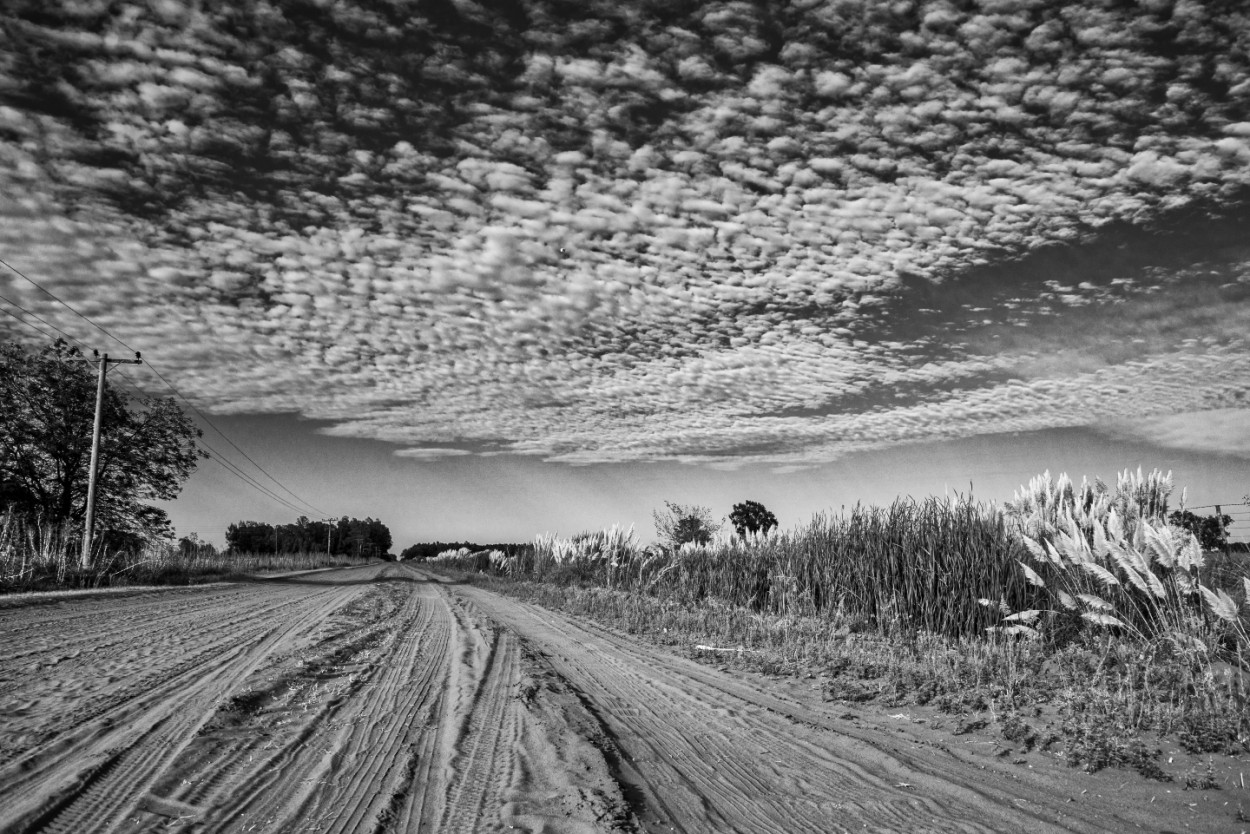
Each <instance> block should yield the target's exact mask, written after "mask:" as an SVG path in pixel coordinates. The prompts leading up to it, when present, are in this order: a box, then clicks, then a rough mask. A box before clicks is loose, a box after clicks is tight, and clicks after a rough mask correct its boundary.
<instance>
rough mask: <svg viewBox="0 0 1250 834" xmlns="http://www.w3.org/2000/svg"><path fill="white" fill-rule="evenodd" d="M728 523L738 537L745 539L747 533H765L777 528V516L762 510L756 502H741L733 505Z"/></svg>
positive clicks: (762, 507) (761, 505)
mask: <svg viewBox="0 0 1250 834" xmlns="http://www.w3.org/2000/svg"><path fill="white" fill-rule="evenodd" d="M729 522H730V523H731V524H732V525H733V526H734V529H735V530H737V531H738V535H739V536H742V537H744V538H745V537H746V534H747V533H767V532H768V531H769V530H771V529H773V528H774V527H776V526H777V516H775V515H773V514H772V513H771V512H770V511H768V510H766V509H765V508H764V505H763V504H761V503H759V502H758V501H743V502H742V503H741V504H734V509H733V512H731V513H730V514H729Z"/></svg>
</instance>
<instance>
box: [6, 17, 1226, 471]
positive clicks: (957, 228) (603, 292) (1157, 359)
mask: <svg viewBox="0 0 1250 834" xmlns="http://www.w3.org/2000/svg"><path fill="white" fill-rule="evenodd" d="M8 9H9V11H7V12H6V17H5V19H4V21H3V22H4V28H3V32H4V38H5V48H4V49H2V50H0V96H2V99H0V100H2V101H3V105H0V160H2V162H0V211H2V212H3V215H4V216H3V223H2V224H0V248H2V251H3V252H4V255H5V258H6V260H11V262H14V263H17V264H20V265H21V266H23V267H25V268H26V269H27V270H28V271H29V272H31V273H32V274H35V275H37V276H39V277H41V278H42V279H43V280H44V281H46V283H47V285H48V286H49V287H51V288H52V289H53V290H54V291H55V292H57V293H58V294H60V295H62V296H63V297H65V298H66V299H67V300H69V301H70V302H71V303H74V304H75V305H76V306H78V307H79V308H80V309H82V310H83V312H85V313H87V314H88V315H89V316H91V317H92V318H93V319H95V320H97V321H99V322H100V323H101V324H103V325H104V326H106V327H108V328H109V329H110V330H112V331H114V332H116V333H118V334H119V335H121V336H122V337H123V338H125V339H126V340H127V341H128V342H130V343H132V344H134V345H135V346H137V347H140V348H142V349H144V350H146V351H149V352H150V353H151V355H152V356H153V357H154V358H159V364H160V365H161V367H162V368H164V369H165V370H166V371H167V373H169V374H170V375H172V376H173V377H174V378H175V379H176V380H177V381H178V383H179V384H180V387H182V388H183V389H184V390H186V391H188V392H190V393H192V394H193V395H194V396H195V398H196V399H197V400H198V401H199V402H200V403H201V404H202V405H203V407H205V408H208V409H210V410H213V411H216V412H223V413H224V412H248V413H255V412H277V411H283V412H287V411H296V412H299V413H301V414H303V415H305V416H308V417H313V418H319V419H324V420H329V421H331V422H332V425H333V427H332V428H331V429H330V431H332V432H333V433H335V434H340V435H344V436H357V437H370V438H376V439H382V440H387V441H391V442H394V443H396V444H400V449H401V451H400V452H399V453H400V454H404V455H408V456H411V457H413V458H416V459H420V460H437V459H442V458H446V457H449V456H456V455H457V453H458V452H459V453H463V452H465V451H467V450H469V449H472V450H473V452H474V453H487V454H495V453H508V452H511V453H520V454H530V455H539V456H543V457H547V458H551V459H556V460H562V461H568V462H576V463H590V462H600V461H631V460H658V459H677V460H683V461H690V462H703V463H708V464H711V465H716V466H726V465H733V464H735V463H740V462H744V461H770V462H774V463H776V464H777V465H778V466H781V467H785V468H791V467H795V466H801V465H804V464H810V463H814V462H819V461H825V460H831V459H835V458H837V457H839V456H841V455H844V454H846V453H847V452H850V451H855V450H862V449H869V448H879V447H884V446H889V445H894V444H898V443H903V442H914V441H922V440H937V439H943V438H950V437H962V436H968V435H970V434H977V433H989V432H1004V431H1017V430H1032V429H1041V428H1047V427H1054V426H1070V425H1103V426H1115V427H1116V430H1117V431H1123V432H1133V433H1136V434H1137V435H1140V436H1145V437H1148V438H1153V439H1155V440H1157V441H1158V442H1167V443H1177V442H1181V441H1180V440H1177V438H1178V437H1181V438H1183V437H1189V436H1192V432H1188V433H1187V432H1186V431H1185V427H1186V426H1190V425H1192V424H1193V423H1194V422H1195V421H1201V420H1203V419H1205V418H1204V417H1202V416H1201V415H1208V416H1210V418H1211V419H1210V421H1209V425H1210V426H1211V430H1212V431H1213V432H1215V433H1216V435H1217V436H1216V437H1215V438H1214V439H1211V438H1208V439H1205V440H1202V441H1201V442H1202V443H1203V444H1207V445H1208V446H1211V447H1219V446H1220V445H1221V442H1223V448H1224V449H1225V450H1226V451H1235V452H1239V453H1242V454H1247V452H1246V444H1245V437H1244V436H1245V430H1244V427H1245V425H1246V419H1245V418H1246V416H1247V412H1246V410H1245V409H1246V404H1245V403H1246V392H1247V388H1248V387H1250V348H1248V346H1247V343H1246V337H1245V334H1244V327H1241V326H1238V325H1236V324H1235V323H1236V322H1238V321H1240V322H1244V321H1247V320H1250V253H1248V252H1247V251H1246V250H1245V248H1244V247H1243V246H1242V245H1241V243H1240V241H1242V240H1244V239H1245V233H1246V231H1247V227H1248V226H1250V222H1248V221H1250V218H1248V216H1247V210H1246V206H1247V202H1246V196H1247V194H1248V193H1250V191H1248V186H1250V107H1248V105H1250V80H1247V79H1250V18H1248V17H1247V14H1246V13H1245V12H1243V11H1241V10H1240V6H1239V4H1236V3H1206V4H1203V3H1197V2H1192V1H1191V0H1178V2H1172V1H1171V0H1141V2H1139V3H1137V4H1135V5H1134V4H1124V3H1110V2H1108V3H1083V4H1062V3H1050V2H1041V0H983V2H978V3H958V4H956V3H948V2H944V0H937V1H936V2H926V3H920V2H898V3H891V4H886V3H880V2H877V1H876V0H863V2H855V1H854V0H837V1H836V2H826V3H821V2H805V3H794V4H791V5H788V6H780V5H774V4H767V5H766V4H757V3H746V2H729V3H716V2H709V3H704V2H699V3H694V2H663V3H645V2H639V3H619V2H582V0H579V2H576V3H568V2H551V1H550V0H548V1H547V2H518V3H481V4H477V3H469V2H465V3H455V4H446V3H417V2H410V3H403V2H396V3H392V4H374V3H364V2H360V3H355V2H351V1H350V0H342V2H335V3H328V2H311V0H310V1H309V2H285V3H282V2H266V1H265V0H256V1H255V2H251V3H247V4H239V3H232V2H216V3H214V2H200V3H190V2H185V3H184V2H178V0H154V2H151V3H114V4H99V3H93V2H69V0H62V1H61V2H51V3H49V2H43V1H42V0H39V1H38V2H37V1H36V0H30V2H25V3H22V2H18V3H16V4H10V5H9V6H8ZM0 285H2V286H3V293H4V295H5V296H6V297H9V298H13V299H15V300H18V301H19V302H20V303H21V304H23V306H27V307H29V308H30V309H33V310H35V311H37V312H39V313H41V314H43V315H46V316H49V315H58V313H57V311H56V310H55V307H54V305H52V304H51V303H50V302H49V301H48V299H46V298H45V297H41V296H40V295H39V294H38V293H37V292H35V291H34V290H33V289H32V288H30V287H28V286H25V285H23V284H22V283H21V282H19V281H16V280H14V279H13V278H11V277H8V278H4V279H0ZM74 326H77V325H75V324H73V323H72V322H67V323H66V327H74ZM83 335H84V336H85V335H87V334H86V331H84V332H83ZM1195 380H1201V384H1195ZM1204 437H1205V435H1204ZM1220 438H1226V439H1227V440H1226V441H1221V440H1220ZM1203 448H1207V446H1203Z"/></svg>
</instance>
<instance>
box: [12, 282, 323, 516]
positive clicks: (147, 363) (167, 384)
mask: <svg viewBox="0 0 1250 834" xmlns="http://www.w3.org/2000/svg"><path fill="white" fill-rule="evenodd" d="M0 266H4V267H6V268H8V269H9V270H11V271H12V272H14V273H15V274H16V275H18V276H19V277H21V278H23V279H24V280H26V281H28V282H29V283H30V284H32V285H33V286H34V287H36V288H37V289H38V290H39V291H40V292H42V293H44V294H45V295H47V296H48V297H49V298H51V299H53V300H54V301H56V302H57V303H58V304H60V305H61V306H62V307H64V308H65V309H67V310H69V311H70V312H71V313H73V314H74V315H76V316H78V318H80V319H82V320H83V321H85V322H86V323H87V324H89V325H91V326H92V327H94V328H95V329H96V330H99V331H100V332H101V333H103V334H104V335H105V336H107V337H108V338H110V339H112V340H113V341H114V342H116V343H117V344H119V345H121V346H122V347H124V348H126V350H128V351H130V352H132V353H134V354H136V355H138V354H139V351H137V350H135V349H134V348H133V347H131V346H130V345H129V344H127V343H126V342H124V341H123V340H121V339H119V338H118V337H117V336H114V335H113V334H112V333H110V332H109V331H108V330H107V329H105V328H104V327H102V326H100V325H99V324H96V323H95V322H94V321H92V320H91V319H89V318H87V317H86V316H85V315H83V314H82V313H80V312H78V310H76V309H74V307H73V306H71V305H70V304H69V303H68V302H67V301H65V300H64V299H62V298H61V297H60V296H58V295H56V294H55V293H53V292H52V291H51V290H49V289H48V288H47V287H45V286H43V285H42V284H40V283H39V282H38V281H36V280H35V279H34V278H31V277H30V276H29V275H27V274H26V273H24V272H22V271H21V270H20V269H18V268H17V267H15V266H13V265H12V264H11V263H9V262H8V261H6V260H4V259H3V258H0ZM6 300H7V299H6ZM10 303H13V302H10ZM14 306H17V307H18V309H22V310H23V312H28V311H26V310H25V309H24V308H21V307H20V306H18V305H16V304H14ZM0 310H3V308H0ZM4 312H6V313H9V315H10V316H13V317H14V318H16V319H17V320H18V321H21V322H23V323H25V324H28V325H29V323H28V322H25V321H24V320H23V319H20V318H18V317H17V316H16V314H14V313H11V312H9V311H7V310H4ZM31 315H34V314H31ZM49 326H50V327H53V328H54V329H55V330H57V332H59V333H62V334H63V335H65V336H66V337H67V338H69V339H70V340H71V341H74V342H76V343H77V344H79V345H81V344H82V343H81V342H78V341H77V340H76V339H74V338H73V337H72V336H69V335H68V334H66V333H65V332H64V331H63V330H61V329H60V328H58V327H55V325H51V324H49ZM36 329H38V328H36ZM43 335H45V336H49V335H50V334H47V333H44V334H43ZM144 366H145V367H147V369H148V370H150V371H151V372H152V373H153V374H154V375H155V376H156V378H157V379H159V380H160V381H161V382H162V383H163V384H164V385H165V387H167V388H168V389H169V390H170V391H172V392H173V393H174V395H175V396H177V397H178V398H179V399H180V400H182V401H183V402H184V403H186V405H187V406H189V407H190V408H191V410H192V411H194V412H195V414H196V415H198V416H199V418H200V419H201V420H203V421H204V423H206V424H207V425H208V426H209V428H211V429H212V430H213V431H215V432H216V433H217V434H218V435H220V436H221V438H222V439H223V440H225V441H226V442H227V443H229V444H230V446H231V447H232V448H233V449H234V450H235V451H236V452H238V453H239V454H240V455H242V456H243V457H244V458H245V459H246V460H247V461H248V463H250V464H252V466H255V467H256V469H257V470H259V471H260V472H261V473H262V474H263V475H264V476H265V477H266V478H268V479H269V480H270V481H272V482H273V483H274V484H276V485H277V486H278V487H279V488H280V489H282V491H283V492H285V493H287V494H288V495H290V496H291V497H292V498H294V499H295V500H296V501H297V502H299V503H300V504H303V505H304V506H306V507H307V508H308V509H309V510H311V511H312V512H314V513H315V514H317V515H321V516H326V515H329V513H327V512H326V511H325V510H322V509H320V508H318V507H316V506H315V505H313V504H311V503H309V502H308V501H307V500H305V499H303V498H301V497H300V496H299V495H297V494H296V493H295V492H294V491H292V490H291V489H290V488H288V487H287V486H286V485H285V484H283V483H282V482H281V481H279V480H278V479H277V478H275V477H274V476H273V475H271V474H270V473H269V471H268V470H267V469H265V468H264V467H263V466H261V465H260V464H259V463H257V462H256V460H255V459H254V458H252V456H251V455H249V454H248V453H247V452H245V451H243V449H241V448H240V447H239V445H238V444H237V443H235V442H234V441H233V440H231V439H230V437H229V436H227V435H226V433H225V432H223V431H222V430H221V429H220V428H218V427H217V424H215V423H214V422H213V421H212V420H210V419H209V417H208V415H206V414H205V413H204V412H203V411H201V410H200V409H199V408H198V407H196V405H195V403H193V402H191V400H189V399H188V398H187V397H186V396H185V395H184V394H183V393H182V392H181V391H179V390H178V389H177V388H175V387H174V385H173V383H171V382H170V381H169V380H168V379H166V378H165V376H164V375H163V374H162V373H161V372H160V371H159V370H157V369H156V367H155V366H154V365H153V364H152V362H151V360H144ZM132 388H133V386H132ZM136 390H137V389H136ZM203 445H207V444H203ZM217 454H218V455H219V456H220V453H217ZM236 468H238V467H236ZM239 471H240V472H242V469H241V468H239ZM254 485H256V486H257V487H258V488H259V484H254ZM265 493H266V494H269V495H271V496H273V497H275V498H278V496H276V495H275V494H274V493H272V492H271V491H269V490H265ZM278 500H280V501H281V502H282V503H283V505H284V506H287V507H290V508H291V509H294V510H295V511H296V512H298V513H301V514H302V513H304V512H305V510H300V509H299V508H298V507H295V506H294V505H293V504H291V503H290V502H289V501H286V500H285V499H280V498H278Z"/></svg>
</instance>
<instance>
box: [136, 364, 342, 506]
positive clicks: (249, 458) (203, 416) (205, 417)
mask: <svg viewBox="0 0 1250 834" xmlns="http://www.w3.org/2000/svg"><path fill="white" fill-rule="evenodd" d="M147 367H148V369H149V370H151V371H152V373H154V374H156V378H157V379H159V380H160V381H161V382H163V383H165V387H167V388H168V389H169V390H170V391H173V392H174V394H175V395H177V397H178V398H179V399H181V400H182V401H183V402H184V403H186V404H187V406H188V407H190V409H191V410H192V411H194V412H195V413H196V414H197V415H199V417H200V419H201V420H203V421H204V422H205V423H207V424H208V425H209V427H210V428H212V430H213V431H215V432H217V434H219V435H221V439H222V440H224V441H226V442H227V443H229V444H230V445H231V447H233V448H234V450H235V451H236V452H238V453H239V454H240V455H242V456H243V457H244V459H245V460H247V462H248V463H250V464H252V466H255V467H256V468H257V469H259V470H260V472H261V474H263V475H264V476H265V477H266V478H268V479H269V480H271V481H273V482H274V483H275V484H277V485H278V487H279V488H280V489H281V490H282V491H283V492H285V493H286V494H288V495H290V496H291V497H292V498H294V499H295V500H296V501H298V502H299V503H301V504H303V505H304V506H305V507H308V508H309V509H310V510H312V511H313V512H314V513H315V514H317V515H329V513H327V512H326V511H325V510H321V509H318V508H317V507H315V506H313V505H312V504H310V503H308V502H307V501H305V500H304V499H303V498H301V497H299V496H298V495H296V494H295V493H294V492H292V491H291V490H290V489H288V488H287V486H286V484H283V483H282V482H281V481H279V480H278V479H277V478H275V477H274V476H273V475H270V474H269V472H268V470H266V469H265V467H263V466H261V465H260V464H259V463H257V462H256V461H255V460H253V459H252V456H251V455H249V454H248V453H247V452H245V451H243V450H242V449H240V448H239V445H238V444H237V443H235V442H234V441H233V440H231V439H230V438H229V437H227V436H226V433H225V432H223V431H222V430H221V429H219V428H217V426H216V424H215V423H213V421H212V420H210V419H208V415H207V414H205V413H204V412H203V411H200V409H199V408H197V407H196V405H195V403H193V402H191V401H190V400H189V399H187V398H186V397H185V396H183V394H182V392H181V391H179V390H178V389H177V388H175V387H174V386H173V383H171V382H170V381H169V380H167V379H165V377H164V376H162V375H161V372H160V371H158V370H157V369H156V368H155V366H153V365H152V363H151V362H149V363H148V365H147Z"/></svg>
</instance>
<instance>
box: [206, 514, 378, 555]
mask: <svg viewBox="0 0 1250 834" xmlns="http://www.w3.org/2000/svg"><path fill="white" fill-rule="evenodd" d="M327 539H328V540H329V543H330V552H332V553H335V554H339V555H347V556H367V557H376V558H379V559H385V558H387V557H388V556H389V555H390V549H391V544H392V541H391V531H390V528H388V527H387V526H386V525H385V524H383V523H382V522H381V521H378V520H377V519H373V518H366V519H364V520H363V521H362V520H360V519H358V518H347V517H343V518H339V519H330V520H329V521H310V520H309V519H308V518H307V516H300V517H299V518H298V519H296V520H295V523H294V524H266V523H265V522H263V521H236V522H233V523H232V524H231V525H230V526H229V527H227V528H226V549H227V550H228V551H229V552H230V553H324V552H325V551H326V541H327Z"/></svg>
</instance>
